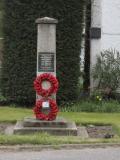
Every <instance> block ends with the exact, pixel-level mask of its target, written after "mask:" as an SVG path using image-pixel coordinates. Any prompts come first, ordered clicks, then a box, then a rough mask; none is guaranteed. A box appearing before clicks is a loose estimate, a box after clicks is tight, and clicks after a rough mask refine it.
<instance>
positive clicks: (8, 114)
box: [0, 107, 120, 145]
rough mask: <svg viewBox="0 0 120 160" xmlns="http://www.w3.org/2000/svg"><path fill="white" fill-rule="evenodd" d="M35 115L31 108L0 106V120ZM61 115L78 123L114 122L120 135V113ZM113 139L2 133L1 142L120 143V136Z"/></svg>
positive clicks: (73, 113) (5, 120) (71, 113)
mask: <svg viewBox="0 0 120 160" xmlns="http://www.w3.org/2000/svg"><path fill="white" fill-rule="evenodd" d="M29 116H33V112H32V110H31V109H21V108H10V107H0V122H6V123H7V122H12V123H13V122H14V123H15V122H16V121H17V120H21V119H23V118H24V117H29ZM59 116H62V117H65V118H67V119H69V120H72V121H75V122H76V123H77V124H83V125H86V124H98V125H100V124H104V125H105V124H112V125H113V127H114V128H115V130H116V131H117V133H118V135H119V136H120V113H85V112H61V113H59ZM119 136H118V137H115V138H112V139H81V138H80V137H71V136H64V137H57V136H50V135H48V134H34V135H24V136H23V135H12V136H7V135H0V144H11V145H14V144H45V145H46V144H53V145H54V144H79V143H100V142H105V143H109V142H115V143H120V138H119Z"/></svg>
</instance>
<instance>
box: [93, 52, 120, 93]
mask: <svg viewBox="0 0 120 160" xmlns="http://www.w3.org/2000/svg"><path fill="white" fill-rule="evenodd" d="M92 74H93V78H94V80H95V83H96V84H97V89H101V90H104V92H105V93H106V94H110V93H111V92H113V91H116V89H117V88H118V87H119V86H120V52H118V51H117V50H112V49H111V50H105V51H103V52H101V54H100V56H98V57H97V62H96V64H95V66H94V68H93V72H92Z"/></svg>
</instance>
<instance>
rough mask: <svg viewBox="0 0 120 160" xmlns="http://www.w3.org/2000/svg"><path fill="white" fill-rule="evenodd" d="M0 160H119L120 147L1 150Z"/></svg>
mask: <svg viewBox="0 0 120 160" xmlns="http://www.w3.org/2000/svg"><path fill="white" fill-rule="evenodd" d="M0 160H120V148H112V147H111V148H110V147H109V148H96V149H88V148H86V149H81V150H48V151H40V152H31V151H23V152H7V151H6V152H5V151H4V152H3V151H0Z"/></svg>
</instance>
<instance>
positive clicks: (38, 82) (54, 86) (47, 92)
mask: <svg viewBox="0 0 120 160" xmlns="http://www.w3.org/2000/svg"><path fill="white" fill-rule="evenodd" d="M43 81H49V82H50V83H51V87H50V88H49V89H43V88H42V82H43ZM34 89H35V90H36V92H37V94H38V95H41V96H42V97H48V96H51V94H53V93H56V92H57V90H58V80H57V78H56V77H54V76H53V75H52V74H49V73H43V74H41V75H39V76H37V77H36V79H35V81H34Z"/></svg>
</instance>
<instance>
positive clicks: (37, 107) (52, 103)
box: [33, 98, 58, 121]
mask: <svg viewBox="0 0 120 160" xmlns="http://www.w3.org/2000/svg"><path fill="white" fill-rule="evenodd" d="M47 101H48V103H49V105H50V112H49V113H48V114H47V115H46V114H45V113H42V103H43V102H45V99H40V100H37V101H36V105H35V107H34V109H33V111H34V113H35V115H36V119H39V120H46V121H51V120H55V119H56V116H57V112H58V107H57V104H56V102H55V100H52V99H49V98H48V99H47Z"/></svg>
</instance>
